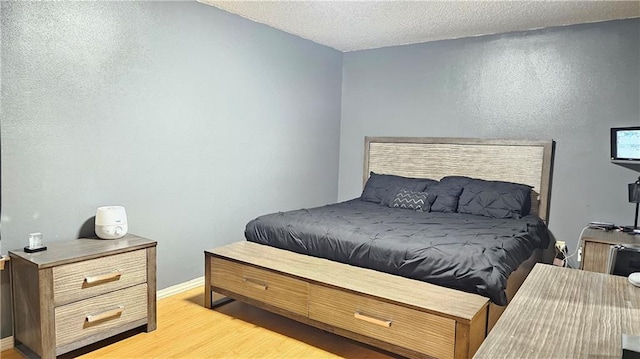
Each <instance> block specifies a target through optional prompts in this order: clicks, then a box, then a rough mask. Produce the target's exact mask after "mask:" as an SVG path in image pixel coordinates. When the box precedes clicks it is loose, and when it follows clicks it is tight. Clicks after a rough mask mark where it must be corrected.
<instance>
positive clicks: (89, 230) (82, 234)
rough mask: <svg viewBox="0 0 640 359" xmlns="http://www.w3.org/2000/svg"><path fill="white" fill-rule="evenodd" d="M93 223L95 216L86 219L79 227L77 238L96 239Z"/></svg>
mask: <svg viewBox="0 0 640 359" xmlns="http://www.w3.org/2000/svg"><path fill="white" fill-rule="evenodd" d="M95 223H96V216H93V217H90V218H89V219H87V220H86V221H85V222H84V223H83V224H82V226H80V230H79V231H78V238H98V236H96V232H95V229H96V227H95Z"/></svg>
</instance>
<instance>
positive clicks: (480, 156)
mask: <svg viewBox="0 0 640 359" xmlns="http://www.w3.org/2000/svg"><path fill="white" fill-rule="evenodd" d="M553 145H554V143H553V140H510V139H484V138H444V137H443V138H438V137H365V140H364V183H366V181H367V179H368V178H369V172H375V173H379V174H394V175H398V176H405V177H419V178H431V179H434V180H440V179H441V178H442V177H445V176H467V177H473V178H480V179H484V180H493V181H506V182H515V183H523V184H527V185H529V186H532V187H533V191H532V196H531V213H533V214H537V215H538V216H539V217H540V218H541V219H542V220H543V221H545V222H548V214H549V195H550V187H551V167H552V163H553V148H554V146H553Z"/></svg>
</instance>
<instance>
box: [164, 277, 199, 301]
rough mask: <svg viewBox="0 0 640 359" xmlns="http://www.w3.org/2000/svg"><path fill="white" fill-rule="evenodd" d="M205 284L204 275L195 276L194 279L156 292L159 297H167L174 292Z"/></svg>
mask: <svg viewBox="0 0 640 359" xmlns="http://www.w3.org/2000/svg"><path fill="white" fill-rule="evenodd" d="M203 285H204V277H199V278H194V279H192V280H189V281H186V282H183V283H178V284H176V285H172V286H171V287H167V288H164V289H160V290H159V291H158V292H156V298H157V299H162V298H166V297H169V296H172V295H174V294H178V293H182V292H186V291H188V290H190V289H193V288H197V287H201V286H203Z"/></svg>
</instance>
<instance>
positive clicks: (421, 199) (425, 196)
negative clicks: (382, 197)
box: [389, 188, 435, 212]
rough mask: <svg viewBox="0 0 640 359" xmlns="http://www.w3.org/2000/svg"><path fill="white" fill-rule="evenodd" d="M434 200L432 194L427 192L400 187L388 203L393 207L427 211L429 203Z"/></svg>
mask: <svg viewBox="0 0 640 359" xmlns="http://www.w3.org/2000/svg"><path fill="white" fill-rule="evenodd" d="M434 200H435V196H434V195H430V194H429V193H427V192H415V191H409V190H407V189H404V188H401V189H399V190H398V192H397V193H396V196H395V197H394V198H393V202H392V203H390V204H391V206H389V207H393V208H405V209H413V210H414V211H419V212H429V210H431V204H432V203H433V201H434Z"/></svg>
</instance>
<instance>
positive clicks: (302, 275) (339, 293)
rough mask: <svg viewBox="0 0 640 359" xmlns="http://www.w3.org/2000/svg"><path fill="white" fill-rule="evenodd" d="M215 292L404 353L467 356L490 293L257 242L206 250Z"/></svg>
mask: <svg viewBox="0 0 640 359" xmlns="http://www.w3.org/2000/svg"><path fill="white" fill-rule="evenodd" d="M205 278H206V279H205V306H206V307H208V308H212V307H213V303H212V292H213V291H215V292H217V293H220V294H223V295H226V296H228V297H230V298H233V299H237V300H240V301H244V302H247V303H249V304H252V305H255V306H257V307H261V308H264V309H266V310H269V311H272V312H275V313H278V314H280V315H283V316H286V317H289V318H292V319H294V320H298V321H300V322H303V323H306V324H309V325H312V326H315V327H318V328H320V329H324V330H327V331H330V332H333V333H336V334H339V335H342V336H345V337H348V338H351V339H354V340H357V341H360V342H363V343H367V344H370V345H373V346H376V347H379V348H382V349H384V350H387V351H390V352H393V353H397V354H400V355H403V356H407V357H418V358H419V357H437V358H470V357H472V356H473V354H474V353H475V352H476V350H477V349H478V348H479V347H480V344H481V343H482V341H483V340H484V338H485V336H486V328H487V312H488V306H489V301H488V299H487V298H484V297H481V296H479V295H476V294H470V293H465V292H461V291H457V290H453V289H449V288H444V287H440V286H436V285H432V284H429V283H425V282H421V281H417V280H412V279H407V278H402V277H399V276H395V275H391V274H386V273H382V272H378V271H374V270H370V269H365V268H359V267H354V266H350V265H347V264H343V263H338V262H333V261H330V260H326V259H321V258H316V257H311V256H305V255H301V254H297V253H293V252H289V251H285V250H281V249H277V248H273V247H268V246H264V245H260V244H256V243H252V242H246V241H242V242H236V243H232V244H229V245H226V246H223V247H219V248H215V249H212V250H209V251H205Z"/></svg>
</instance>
